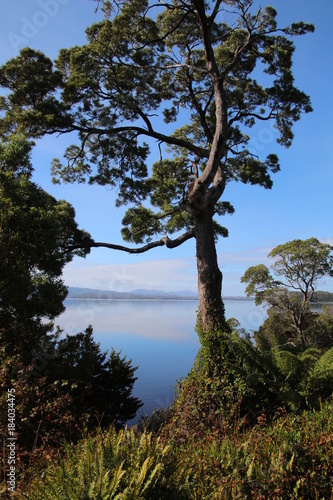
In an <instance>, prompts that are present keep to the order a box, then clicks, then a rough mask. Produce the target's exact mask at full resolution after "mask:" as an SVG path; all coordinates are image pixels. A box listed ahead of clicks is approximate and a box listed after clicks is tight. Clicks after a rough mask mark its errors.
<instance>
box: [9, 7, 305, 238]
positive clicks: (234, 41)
mask: <svg viewBox="0 0 333 500" xmlns="http://www.w3.org/2000/svg"><path fill="white" fill-rule="evenodd" d="M103 4H104V14H105V18H104V20H103V21H101V22H99V23H96V24H93V25H92V26H91V27H89V28H87V30H86V35H87V43H86V44H85V45H83V46H80V47H79V46H75V47H72V48H70V49H62V50H61V51H60V53H59V56H58V59H57V60H56V61H55V63H54V64H53V63H52V61H51V60H50V59H48V58H47V57H46V56H45V55H44V54H42V53H41V52H38V51H34V50H32V49H29V48H26V49H23V50H22V51H21V53H20V55H19V56H18V57H17V58H14V59H11V60H10V61H8V62H7V63H6V64H5V65H4V66H3V67H2V68H1V77H0V85H1V86H2V87H4V88H6V89H8V93H7V95H6V96H4V97H2V98H1V107H0V111H1V117H0V133H1V134H5V135H6V134H8V131H17V132H24V133H25V134H26V135H27V136H29V137H42V136H44V135H45V134H49V133H53V132H59V131H60V132H62V133H71V132H76V133H77V141H76V143H75V144H73V145H71V146H70V147H69V148H68V149H67V150H66V152H65V155H64V161H60V160H58V159H56V160H55V161H54V162H53V174H54V176H55V178H56V182H59V181H60V180H63V181H64V182H74V181H78V182H84V181H86V180H87V181H88V182H90V183H98V184H102V185H110V186H112V187H117V188H118V192H119V196H118V199H117V202H116V204H117V205H120V204H127V203H130V204H131V205H132V206H131V207H130V208H129V212H128V214H127V215H126V216H125V218H124V220H123V225H124V228H123V236H124V237H125V238H126V239H127V240H130V241H134V242H136V243H137V242H142V241H144V240H145V239H146V240H148V241H149V240H150V239H151V238H152V236H153V235H154V234H161V233H164V232H165V231H166V232H170V233H172V232H173V231H179V230H182V229H184V228H186V229H188V228H189V227H193V222H194V219H195V214H196V213H197V212H198V210H199V211H200V210H201V209H205V208H206V206H207V204H210V205H212V206H213V207H215V205H216V203H217V202H218V200H219V198H220V197H221V195H222V194H223V191H224V186H225V185H226V183H227V182H229V181H231V180H236V181H241V182H243V183H251V184H258V185H261V186H264V187H266V188H270V187H271V186H272V180H271V174H274V173H276V172H277V171H278V170H279V162H278V158H277V156H276V155H275V154H269V155H268V156H267V158H266V159H263V160H261V159H259V158H258V157H257V156H256V154H255V153H256V151H252V150H251V146H250V137H249V131H250V129H251V128H252V127H253V126H254V125H255V124H256V123H260V122H261V120H272V121H273V122H274V124H275V127H276V129H277V130H278V132H279V138H278V142H279V143H281V144H283V145H285V146H287V147H288V146H289V145H290V144H291V141H292V137H293V134H292V130H291V129H292V125H293V122H295V121H297V120H299V118H300V115H301V113H302V112H306V113H307V112H310V111H311V105H310V100H309V98H308V96H307V95H305V94H304V93H303V92H302V91H300V90H299V89H298V88H297V87H296V86H295V85H294V80H293V76H292V55H293V51H294V45H293V43H292V41H291V37H293V36H297V35H302V34H305V33H308V32H312V31H313V30H314V28H313V26H312V25H310V24H306V23H302V22H299V23H294V24H292V25H291V26H290V27H285V28H283V29H279V28H278V26H277V22H276V16H277V13H276V11H275V10H274V9H273V8H271V7H266V8H264V9H259V10H258V11H257V12H255V10H254V9H251V7H252V4H251V3H249V2H245V3H244V2H241V1H235V2H229V1H225V2H222V3H221V2H216V3H212V4H205V5H204V6H202V8H200V9H199V8H197V6H196V4H195V2H192V1H186V2H185V3H184V2H179V1H178V0H175V1H173V2H172V3H171V4H168V5H165V6H162V5H161V6H157V5H155V4H149V2H147V1H146V0H125V1H122V2H120V3H119V4H117V8H116V7H115V6H114V5H113V4H112V3H110V2H103ZM220 9H224V10H225V13H226V21H225V22H224V21H223V22H221V20H220V16H219V15H218V14H219V10H220ZM229 10H232V14H231V12H229ZM235 20H236V22H234V21H235ZM227 22H230V26H229V25H228V24H227ZM254 74H255V75H257V76H258V80H261V81H262V82H264V83H265V84H263V83H261V82H260V81H257V80H256V79H255V78H254V76H253V75H254ZM267 75H269V76H267ZM217 81H218V82H219V84H218V85H217V84H216V82H217ZM184 113H186V116H188V120H187V123H186V124H184V122H183V116H184ZM155 116H161V117H162V116H163V117H164V122H166V124H169V126H168V127H165V124H164V123H163V121H162V120H156V119H155ZM222 116H223V117H224V118H222ZM172 124H174V126H172ZM214 137H215V140H214ZM145 138H148V139H149V140H150V144H151V143H152V140H153V141H158V144H159V148H160V156H161V158H160V161H158V162H156V164H155V165H154V166H153V168H152V169H149V168H148V167H147V160H148V155H149V147H148V145H147V144H146V143H145V142H144V139H145ZM162 146H165V147H166V151H164V149H163V151H162ZM199 180H200V182H199ZM194 181H195V182H194ZM198 196H199V197H201V198H200V199H202V200H205V201H204V203H203V205H202V206H200V207H199V205H198V203H196V201H195V200H197V199H198ZM144 203H145V204H146V205H147V206H144V207H143V206H142V205H143V204H144ZM148 205H149V206H148ZM151 207H154V208H155V209H156V210H151ZM195 210H196V211H197V212H195ZM218 212H219V210H218V209H217V210H216V211H215V213H216V214H218ZM219 215H220V214H219ZM162 222H163V223H162ZM214 227H215V234H216V236H219V235H222V236H225V235H226V234H227V232H226V230H225V229H224V228H222V226H220V225H219V224H218V223H217V222H216V224H215V226H214Z"/></svg>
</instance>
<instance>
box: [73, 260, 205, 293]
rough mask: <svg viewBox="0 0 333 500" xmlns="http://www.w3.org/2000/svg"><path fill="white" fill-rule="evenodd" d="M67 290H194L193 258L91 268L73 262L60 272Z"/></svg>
mask: <svg viewBox="0 0 333 500" xmlns="http://www.w3.org/2000/svg"><path fill="white" fill-rule="evenodd" d="M64 280H65V283H66V285H68V286H79V287H87V288H97V289H102V290H117V291H120V292H126V291H130V290H134V289H136V288H146V289H162V290H165V291H177V290H178V291H181V290H193V291H195V290H196V269H195V259H194V258H190V257H189V258H179V259H164V260H151V261H147V262H139V263H133V264H117V265H113V264H93V263H91V262H86V261H82V260H80V261H79V260H74V261H73V262H71V263H70V264H68V265H67V266H66V268H65V270H64Z"/></svg>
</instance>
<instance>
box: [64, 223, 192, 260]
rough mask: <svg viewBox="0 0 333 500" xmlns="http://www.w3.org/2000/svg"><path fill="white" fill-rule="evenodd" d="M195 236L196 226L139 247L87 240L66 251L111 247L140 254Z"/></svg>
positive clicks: (178, 244)
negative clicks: (176, 236) (174, 236)
mask: <svg viewBox="0 0 333 500" xmlns="http://www.w3.org/2000/svg"><path fill="white" fill-rule="evenodd" d="M194 237H195V231H194V228H191V229H189V230H188V231H186V232H185V233H183V234H181V235H180V236H178V238H175V239H173V240H171V239H170V238H169V237H168V236H164V237H163V238H161V239H160V240H157V241H152V242H151V243H148V244H147V245H144V246H142V247H138V248H130V247H126V246H123V245H115V244H113V243H103V242H99V241H87V242H86V243H82V244H81V245H75V246H71V247H68V248H67V249H66V251H65V253H68V252H72V251H73V250H77V249H79V248H100V247H103V248H110V249H111V250H120V251H122V252H127V253H133V254H139V253H144V252H147V251H148V250H151V249H152V248H157V247H163V246H166V247H167V248H176V247H178V246H180V245H182V244H183V243H185V241H187V240H189V239H191V238H194Z"/></svg>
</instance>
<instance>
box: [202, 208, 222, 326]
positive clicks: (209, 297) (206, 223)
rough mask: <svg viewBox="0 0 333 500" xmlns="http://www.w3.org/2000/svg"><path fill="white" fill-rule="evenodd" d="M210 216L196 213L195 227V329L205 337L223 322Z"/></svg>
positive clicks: (210, 212) (220, 280) (220, 274)
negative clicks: (196, 312)
mask: <svg viewBox="0 0 333 500" xmlns="http://www.w3.org/2000/svg"><path fill="white" fill-rule="evenodd" d="M212 216H213V210H212V209H207V210H206V211H204V212H200V213H199V214H198V215H197V217H196V224H195V235H196V258H197V270H198V293H199V317H198V326H199V328H200V329H201V330H202V331H203V332H205V333H208V332H213V331H216V330H217V329H218V328H219V327H221V325H222V324H223V323H224V322H225V316H224V306H223V302H222V272H221V271H220V269H219V266H218V261H217V253H216V247H215V241H214V229H213V220H212Z"/></svg>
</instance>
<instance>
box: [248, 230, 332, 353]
mask: <svg viewBox="0 0 333 500" xmlns="http://www.w3.org/2000/svg"><path fill="white" fill-rule="evenodd" d="M268 256H269V257H272V258H274V259H275V263H274V265H273V266H272V271H273V274H271V273H270V271H269V269H268V268H267V267H266V266H265V265H264V264H259V265H258V266H253V267H250V268H249V269H248V270H247V271H246V272H245V274H244V276H243V277H242V279H241V281H242V283H248V286H247V288H246V293H247V295H248V296H249V297H250V296H254V297H255V300H256V304H261V303H262V302H266V303H267V304H269V305H270V306H272V307H274V308H275V310H278V311H282V312H284V313H289V314H290V315H291V318H292V326H293V327H294V329H295V330H296V332H297V334H298V338H299V341H300V344H301V346H302V348H303V350H304V349H305V344H306V339H305V336H304V330H305V327H306V322H307V319H308V318H309V316H311V310H310V304H311V301H312V299H313V296H314V293H315V289H316V286H317V284H318V281H319V280H320V279H321V278H323V277H324V276H333V247H332V246H331V245H328V244H326V243H321V242H320V241H319V240H317V239H316V238H310V239H308V240H293V241H289V242H287V243H285V244H283V245H278V246H277V247H275V248H273V250H272V251H271V252H270V254H269V255H268ZM296 292H298V293H296Z"/></svg>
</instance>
